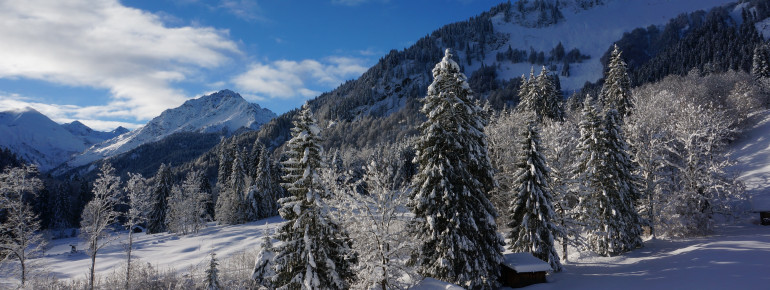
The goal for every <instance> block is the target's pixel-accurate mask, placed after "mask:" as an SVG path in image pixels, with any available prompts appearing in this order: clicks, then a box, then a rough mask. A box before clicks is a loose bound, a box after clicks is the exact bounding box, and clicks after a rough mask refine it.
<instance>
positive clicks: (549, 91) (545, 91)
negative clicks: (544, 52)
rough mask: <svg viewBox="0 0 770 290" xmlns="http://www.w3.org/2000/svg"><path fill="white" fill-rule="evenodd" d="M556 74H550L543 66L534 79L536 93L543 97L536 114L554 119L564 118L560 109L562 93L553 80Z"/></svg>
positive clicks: (556, 77)
mask: <svg viewBox="0 0 770 290" xmlns="http://www.w3.org/2000/svg"><path fill="white" fill-rule="evenodd" d="M558 78H559V77H558V76H556V75H554V74H551V72H550V71H548V69H547V68H546V67H545V66H543V68H542V69H541V70H540V74H539V75H538V76H537V79H536V80H535V90H536V92H537V95H539V97H540V98H541V99H543V101H542V104H543V107H542V108H541V109H540V110H541V112H540V113H539V114H538V115H540V118H541V119H542V118H548V119H551V120H555V121H562V120H564V110H563V109H562V95H561V92H560V91H559V90H558V89H557V88H556V83H555V80H558Z"/></svg>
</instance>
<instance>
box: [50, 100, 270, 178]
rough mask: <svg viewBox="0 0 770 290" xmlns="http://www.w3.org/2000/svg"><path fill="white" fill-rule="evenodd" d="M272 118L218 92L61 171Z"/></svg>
mask: <svg viewBox="0 0 770 290" xmlns="http://www.w3.org/2000/svg"><path fill="white" fill-rule="evenodd" d="M275 117H276V114H275V113H273V112H272V111H270V110H268V109H264V108H261V107H260V106H259V105H257V104H252V103H249V102H248V101H246V100H245V99H243V97H241V95H239V94H238V93H236V92H233V91H231V90H221V91H219V92H216V93H212V94H208V95H204V96H201V97H200V98H197V99H191V100H188V101H186V102H185V103H184V104H182V105H181V106H179V107H177V108H173V109H168V110H165V111H163V113H161V114H160V116H158V117H155V118H153V119H152V120H150V122H148V123H147V125H145V126H143V127H141V128H139V129H136V130H134V131H131V132H127V133H124V134H122V135H120V136H117V137H115V138H112V139H110V140H107V141H104V142H102V143H99V144H96V145H94V146H92V147H91V148H89V149H88V150H86V151H85V152H83V154H80V155H78V156H76V157H75V158H73V159H72V160H70V161H68V162H67V164H66V166H64V168H62V170H61V172H64V171H65V170H66V169H67V168H74V167H77V166H81V165H85V164H87V163H89V162H93V161H96V160H99V159H103V158H107V157H110V156H115V155H117V154H120V153H124V152H127V151H129V150H131V149H134V148H136V147H139V146H140V145H142V144H146V143H150V142H155V141H159V140H161V139H163V138H165V137H167V136H169V135H171V134H174V133H178V132H199V133H214V132H221V133H222V134H223V135H227V134H229V133H232V132H235V131H236V130H238V129H241V128H246V129H250V130H256V129H258V128H259V127H260V126H262V124H265V123H267V122H268V121H270V120H271V119H273V118H275ZM116 130H117V129H116ZM57 171H58V170H57Z"/></svg>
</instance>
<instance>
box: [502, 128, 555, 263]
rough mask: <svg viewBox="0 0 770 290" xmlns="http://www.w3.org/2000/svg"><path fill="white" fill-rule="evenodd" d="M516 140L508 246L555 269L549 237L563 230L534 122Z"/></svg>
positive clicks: (553, 251)
mask: <svg viewBox="0 0 770 290" xmlns="http://www.w3.org/2000/svg"><path fill="white" fill-rule="evenodd" d="M520 144H521V147H520V148H519V152H520V153H521V155H520V156H519V160H518V162H517V163H516V165H515V168H516V171H515V173H514V183H513V185H512V187H511V189H512V190H513V192H512V195H513V200H512V201H511V203H510V208H509V209H508V214H510V216H511V219H510V220H511V221H510V223H509V224H508V227H509V228H510V229H511V231H510V232H509V233H508V236H507V238H508V239H510V241H511V242H510V244H508V249H509V250H511V251H512V252H514V253H520V252H527V253H532V255H534V256H535V257H537V258H539V259H541V260H543V261H546V262H548V263H549V264H550V265H551V268H553V270H554V271H556V272H558V271H561V262H560V261H559V255H558V253H557V252H556V247H555V246H554V242H553V241H554V236H564V235H565V234H564V233H563V230H562V229H561V227H559V226H558V225H557V224H556V223H555V220H556V213H555V212H554V210H553V193H552V192H551V188H550V187H549V183H550V181H549V175H548V172H549V170H548V167H547V165H546V162H545V158H544V157H543V155H542V153H540V152H541V151H542V148H541V146H540V132H539V131H538V129H537V127H536V125H535V124H534V122H532V123H530V124H529V125H528V126H527V129H526V130H523V131H522V136H521V143H520Z"/></svg>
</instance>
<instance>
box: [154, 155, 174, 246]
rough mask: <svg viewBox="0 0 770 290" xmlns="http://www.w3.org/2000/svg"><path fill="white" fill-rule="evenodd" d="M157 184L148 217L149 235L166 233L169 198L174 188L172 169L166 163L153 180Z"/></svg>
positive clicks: (161, 166)
mask: <svg viewBox="0 0 770 290" xmlns="http://www.w3.org/2000/svg"><path fill="white" fill-rule="evenodd" d="M153 182H154V183H155V184H154V186H153V189H152V206H151V207H150V212H149V215H148V216H147V233H148V234H154V233H160V232H165V231H166V211H167V210H168V197H169V196H171V189H172V187H173V186H174V181H173V177H172V176H171V168H170V167H168V166H167V165H166V164H165V163H164V164H161V165H160V168H158V173H156V174H155V178H154V179H153Z"/></svg>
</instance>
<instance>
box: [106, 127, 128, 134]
mask: <svg viewBox="0 0 770 290" xmlns="http://www.w3.org/2000/svg"><path fill="white" fill-rule="evenodd" d="M129 131H131V130H128V129H126V127H123V126H118V127H117V128H115V130H112V131H110V133H112V134H113V135H115V136H118V135H121V134H125V133H128V132H129Z"/></svg>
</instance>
